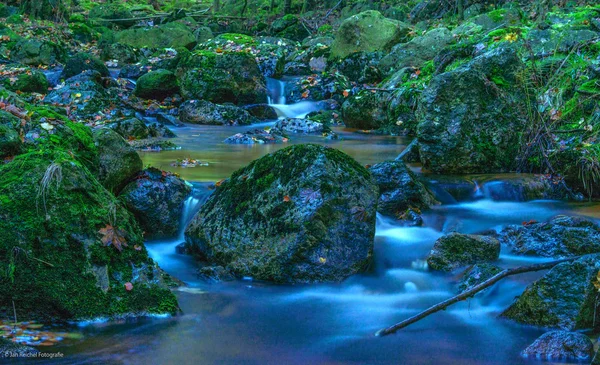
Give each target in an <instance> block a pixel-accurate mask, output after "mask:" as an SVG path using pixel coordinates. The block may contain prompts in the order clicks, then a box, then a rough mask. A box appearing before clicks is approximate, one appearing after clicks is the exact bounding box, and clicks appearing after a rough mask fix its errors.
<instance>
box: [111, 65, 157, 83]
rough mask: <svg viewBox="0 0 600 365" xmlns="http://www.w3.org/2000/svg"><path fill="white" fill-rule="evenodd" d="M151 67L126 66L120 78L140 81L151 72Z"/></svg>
mask: <svg viewBox="0 0 600 365" xmlns="http://www.w3.org/2000/svg"><path fill="white" fill-rule="evenodd" d="M150 69H151V67H149V66H144V65H125V66H123V68H121V71H120V72H119V77H120V78H123V79H134V80H135V79H139V78H140V77H142V76H143V75H145V74H147V73H148V72H150Z"/></svg>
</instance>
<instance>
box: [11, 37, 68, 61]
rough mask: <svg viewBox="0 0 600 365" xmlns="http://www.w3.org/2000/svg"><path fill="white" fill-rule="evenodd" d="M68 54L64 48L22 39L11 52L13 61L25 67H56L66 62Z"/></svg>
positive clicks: (48, 42)
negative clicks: (57, 64) (55, 65)
mask: <svg viewBox="0 0 600 365" xmlns="http://www.w3.org/2000/svg"><path fill="white" fill-rule="evenodd" d="M66 58H67V54H66V52H65V50H64V48H63V47H61V46H60V45H58V44H56V43H53V42H50V41H42V40H38V39H33V38H31V39H21V40H20V41H19V42H17V44H16V45H15V47H14V49H13V50H12V52H11V59H12V60H13V61H18V62H20V63H22V64H25V65H31V66H38V65H45V66H49V65H54V64H56V63H60V62H64V61H65V60H66Z"/></svg>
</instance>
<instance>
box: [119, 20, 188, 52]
mask: <svg viewBox="0 0 600 365" xmlns="http://www.w3.org/2000/svg"><path fill="white" fill-rule="evenodd" d="M115 42H117V43H122V44H127V45H129V46H132V47H134V48H179V47H185V48H188V49H192V48H193V47H194V46H195V45H196V37H195V36H194V34H193V33H192V32H191V31H190V29H189V28H188V27H187V26H185V25H183V24H181V23H177V22H173V23H167V24H163V25H158V26H155V27H149V28H135V29H127V30H123V31H120V32H117V33H115Z"/></svg>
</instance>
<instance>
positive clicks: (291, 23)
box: [271, 14, 310, 41]
mask: <svg viewBox="0 0 600 365" xmlns="http://www.w3.org/2000/svg"><path fill="white" fill-rule="evenodd" d="M271 29H272V31H273V33H274V34H275V35H276V36H277V37H280V38H285V39H291V40H294V41H302V40H303V39H304V38H306V37H308V36H309V35H310V33H309V32H308V30H307V29H306V27H305V26H304V25H303V24H302V22H301V20H300V19H299V18H298V17H297V16H295V15H292V14H287V15H285V16H283V17H281V18H279V19H277V20H275V21H274V22H273V25H272V26H271Z"/></svg>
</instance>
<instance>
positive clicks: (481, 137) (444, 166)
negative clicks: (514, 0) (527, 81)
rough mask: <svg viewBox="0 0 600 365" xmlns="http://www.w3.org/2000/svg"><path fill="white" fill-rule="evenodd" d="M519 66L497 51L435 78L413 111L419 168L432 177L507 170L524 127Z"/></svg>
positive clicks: (515, 59)
mask: <svg viewBox="0 0 600 365" xmlns="http://www.w3.org/2000/svg"><path fill="white" fill-rule="evenodd" d="M521 67H522V63H521V60H520V59H519V57H518V56H517V54H516V52H515V51H514V50H513V49H511V48H497V49H495V50H492V51H490V52H488V53H485V54H483V55H482V56H479V57H476V58H475V59H473V61H471V62H469V63H467V64H466V65H464V66H461V67H459V68H457V69H455V70H453V71H450V72H446V73H443V74H440V75H438V76H435V77H434V78H433V79H432V81H431V83H430V84H429V86H428V87H427V88H426V89H425V91H424V92H423V95H422V97H421V101H420V103H419V107H418V110H417V115H418V118H419V119H420V122H419V125H418V127H417V136H418V139H419V152H420V155H421V162H422V163H423V167H424V168H426V169H429V170H431V171H434V172H436V173H460V174H465V173H484V172H500V171H507V170H511V169H513V168H514V167H515V164H516V162H515V159H516V157H517V154H518V152H519V148H520V147H519V146H520V145H519V138H520V137H519V136H520V132H521V131H522V130H523V129H524V128H525V116H524V115H522V114H520V113H521V112H520V111H523V110H527V105H525V104H524V103H526V97H525V96H524V95H522V94H520V91H519V90H520V89H519V87H518V86H517V85H516V73H517V72H518V71H519V70H520V69H521Z"/></svg>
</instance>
